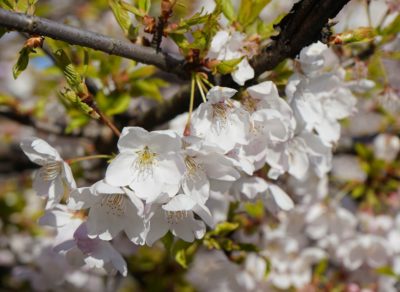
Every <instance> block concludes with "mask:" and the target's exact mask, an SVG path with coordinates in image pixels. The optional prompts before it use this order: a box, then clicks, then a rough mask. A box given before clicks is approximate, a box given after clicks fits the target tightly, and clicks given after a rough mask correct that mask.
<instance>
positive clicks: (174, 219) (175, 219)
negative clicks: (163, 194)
mask: <svg viewBox="0 0 400 292" xmlns="http://www.w3.org/2000/svg"><path fill="white" fill-rule="evenodd" d="M188 215H189V212H188V211H186V210H183V211H165V219H167V222H168V223H169V224H178V223H179V222H181V221H182V220H183V219H185V218H187V217H188Z"/></svg>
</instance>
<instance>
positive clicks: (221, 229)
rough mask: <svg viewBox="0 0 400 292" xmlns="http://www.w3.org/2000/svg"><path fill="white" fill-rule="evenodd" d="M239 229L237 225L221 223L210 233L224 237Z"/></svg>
mask: <svg viewBox="0 0 400 292" xmlns="http://www.w3.org/2000/svg"><path fill="white" fill-rule="evenodd" d="M238 228H239V223H234V222H222V223H219V224H218V225H217V226H215V229H214V230H213V231H211V234H212V235H219V236H224V235H226V234H228V233H231V232H233V231H235V230H236V229H238Z"/></svg>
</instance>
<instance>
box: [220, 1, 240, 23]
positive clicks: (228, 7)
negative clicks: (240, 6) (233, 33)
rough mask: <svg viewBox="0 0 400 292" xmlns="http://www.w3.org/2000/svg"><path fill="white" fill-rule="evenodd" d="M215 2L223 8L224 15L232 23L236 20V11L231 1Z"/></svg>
mask: <svg viewBox="0 0 400 292" xmlns="http://www.w3.org/2000/svg"><path fill="white" fill-rule="evenodd" d="M215 2H216V4H217V5H219V6H220V7H221V10H222V13H223V14H224V15H225V17H226V18H227V19H228V20H230V21H231V22H232V21H234V20H235V19H236V13H235V9H234V8H233V4H232V1H231V0H216V1H215Z"/></svg>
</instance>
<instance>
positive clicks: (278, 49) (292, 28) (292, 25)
mask: <svg viewBox="0 0 400 292" xmlns="http://www.w3.org/2000/svg"><path fill="white" fill-rule="evenodd" d="M349 1H350V0H302V1H300V2H297V3H296V4H295V5H294V6H293V8H292V10H291V11H290V12H289V14H287V15H286V16H285V17H284V18H283V19H282V21H281V22H280V23H279V24H278V28H279V30H280V33H279V35H277V36H276V37H274V38H273V42H272V43H271V44H270V45H269V46H267V47H266V48H264V50H263V52H262V53H261V54H259V55H257V56H255V57H254V58H253V59H252V60H251V62H250V63H251V65H252V66H253V68H254V70H255V72H256V77H258V76H259V75H260V74H262V73H263V72H265V71H268V70H272V69H273V68H275V67H276V66H277V65H278V64H279V63H280V62H282V61H283V60H285V59H286V58H294V57H295V56H296V55H297V54H298V53H299V52H300V50H301V49H302V48H304V47H305V46H308V45H310V44H312V43H314V42H316V41H318V40H321V38H322V33H321V32H322V30H323V28H324V27H325V26H326V25H327V23H328V21H329V19H332V18H334V17H335V16H336V15H337V14H338V13H339V11H340V10H341V9H342V8H343V7H344V6H345V5H346V4H347V3H348V2H349Z"/></svg>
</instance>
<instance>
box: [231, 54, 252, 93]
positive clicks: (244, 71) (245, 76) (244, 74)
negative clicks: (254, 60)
mask: <svg viewBox="0 0 400 292" xmlns="http://www.w3.org/2000/svg"><path fill="white" fill-rule="evenodd" d="M231 76H232V79H233V80H234V81H235V82H236V83H237V84H239V85H241V86H242V85H244V83H245V82H246V81H247V80H249V79H252V78H253V77H254V69H253V67H251V66H250V64H249V61H247V58H243V60H242V61H241V62H240V63H239V64H238V66H237V69H236V70H235V71H233V72H232V73H231Z"/></svg>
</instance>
